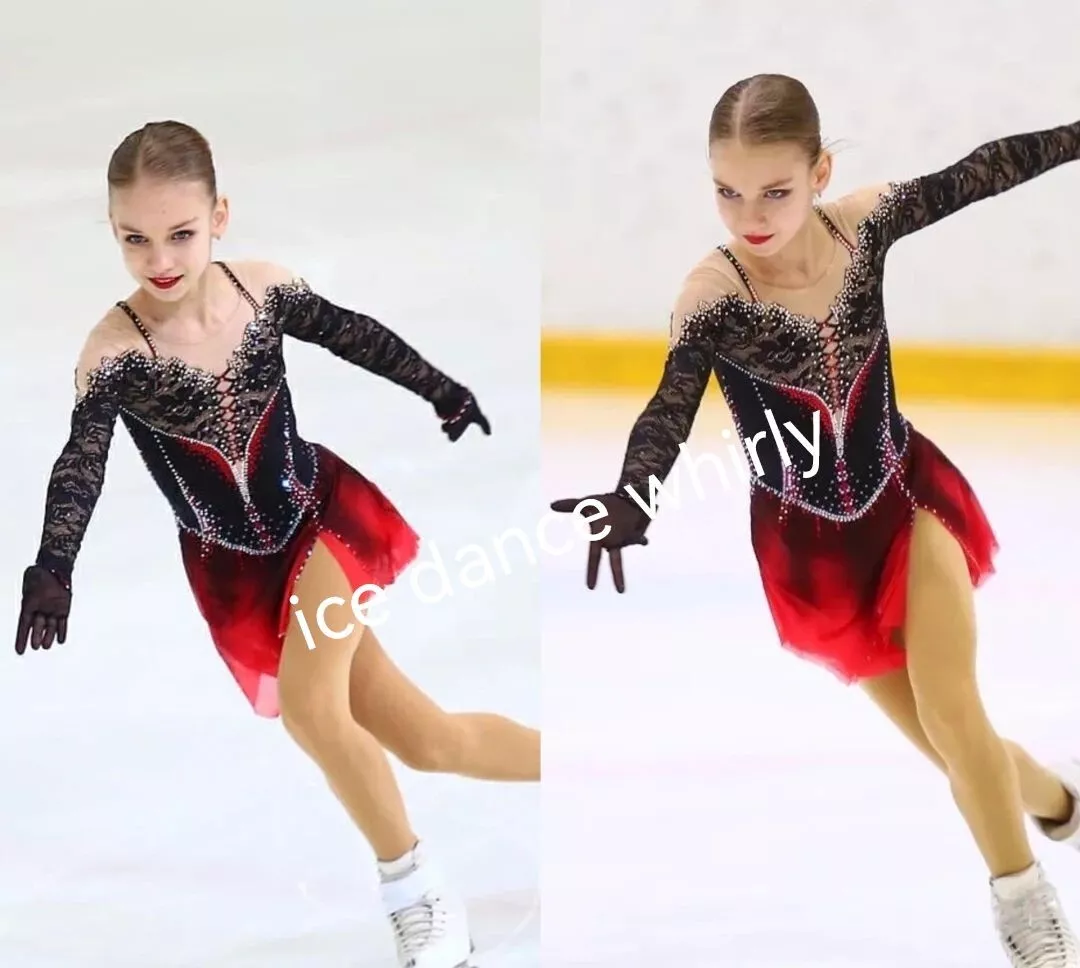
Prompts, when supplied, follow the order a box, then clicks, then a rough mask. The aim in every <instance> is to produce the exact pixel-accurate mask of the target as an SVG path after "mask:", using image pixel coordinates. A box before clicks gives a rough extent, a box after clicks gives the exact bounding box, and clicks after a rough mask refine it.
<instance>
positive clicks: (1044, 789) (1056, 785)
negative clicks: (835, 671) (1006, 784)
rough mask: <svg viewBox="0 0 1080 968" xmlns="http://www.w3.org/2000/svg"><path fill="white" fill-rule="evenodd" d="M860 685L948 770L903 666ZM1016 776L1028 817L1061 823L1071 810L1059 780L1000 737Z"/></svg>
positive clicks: (923, 750)
mask: <svg viewBox="0 0 1080 968" xmlns="http://www.w3.org/2000/svg"><path fill="white" fill-rule="evenodd" d="M862 688H863V690H864V691H865V692H866V694H867V695H868V696H869V697H870V698H871V699H872V700H873V701H874V703H875V704H876V705H877V706H878V708H880V709H881V711H882V712H884V713H885V715H886V716H888V717H889V719H890V720H892V722H893V723H894V724H895V725H896V726H897V727H898V728H899V729H900V731H901V732H902V733H903V734H904V735H905V736H906V737H907V738H908V739H909V740H911V742H912V743H913V744H914V745H915V747H916V749H918V750H919V751H920V752H921V753H922V754H923V755H924V756H926V758H927V759H928V760H930V762H931V763H933V764H934V766H936V767H937V768H938V769H939V770H941V771H942V772H943V773H946V774H947V773H948V771H947V769H946V767H945V763H944V761H943V760H942V758H941V756H940V754H939V753H938V751H937V750H936V749H934V747H933V745H932V744H931V743H930V740H929V739H928V738H927V736H926V731H925V730H924V729H923V726H922V723H921V722H920V721H919V713H918V710H917V709H916V707H915V694H914V692H913V691H912V689H911V679H910V677H909V676H908V671H907V669H899V670H897V671H896V672H890V673H888V674H887V675H883V676H878V677H876V678H873V679H868V680H866V681H865V682H863V683H862ZM1002 742H1004V744H1005V748H1006V749H1007V750H1008V751H1009V754H1010V755H1011V756H1012V761H1013V766H1014V767H1015V769H1016V772H1017V776H1018V777H1019V779H1020V800H1021V802H1022V803H1023V805H1024V809H1025V810H1026V811H1027V813H1028V815H1029V816H1030V817H1032V818H1038V819H1044V820H1050V821H1054V822H1056V823H1062V822H1064V821H1065V820H1067V819H1068V818H1069V817H1070V816H1071V814H1072V798H1071V797H1070V796H1069V793H1068V791H1067V790H1066V789H1065V787H1064V785H1063V784H1062V782H1061V780H1060V779H1059V778H1058V777H1057V776H1055V775H1054V774H1053V773H1051V772H1050V771H1049V770H1048V769H1047V768H1046V767H1045V766H1043V765H1042V764H1041V763H1038V762H1036V761H1035V760H1034V759H1033V758H1032V757H1031V755H1030V754H1029V753H1028V752H1027V751H1026V750H1024V749H1023V748H1022V747H1020V746H1018V745H1017V744H1016V743H1014V742H1012V741H1011V740H1008V739H1005V740H1002Z"/></svg>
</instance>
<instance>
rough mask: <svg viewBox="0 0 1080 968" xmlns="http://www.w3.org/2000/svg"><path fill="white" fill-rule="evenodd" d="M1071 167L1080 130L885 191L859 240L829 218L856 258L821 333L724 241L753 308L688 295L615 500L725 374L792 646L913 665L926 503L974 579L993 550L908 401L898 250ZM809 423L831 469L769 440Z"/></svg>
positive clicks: (650, 470)
mask: <svg viewBox="0 0 1080 968" xmlns="http://www.w3.org/2000/svg"><path fill="white" fill-rule="evenodd" d="M1075 160H1080V123H1076V124H1071V125H1066V126H1061V127H1058V128H1055V129H1051V130H1047V131H1041V132H1034V133H1027V134H1021V135H1017V136H1013V137H1007V138H1004V139H1001V140H998V141H994V142H991V143H988V144H985V145H983V146H981V147H979V148H978V149H976V150H975V151H973V152H972V153H971V154H969V155H968V156H967V157H965V158H963V159H962V160H960V161H958V162H957V163H955V164H953V165H951V166H949V167H947V168H945V169H943V170H941V171H938V172H935V173H933V174H929V175H925V176H923V177H920V178H915V179H912V180H909V181H904V182H896V183H890V184H889V185H888V186H887V191H884V192H883V193H882V194H881V196H880V198H879V199H878V201H877V203H876V205H874V207H873V209H872V210H871V211H870V212H869V214H868V215H866V216H865V217H864V218H861V219H859V220H858V221H857V224H855V225H854V232H853V234H854V238H852V239H851V240H848V239H847V238H845V237H844V235H843V234H842V233H841V232H840V231H839V229H838V228H837V226H836V225H835V224H834V222H833V220H831V219H829V218H828V216H827V215H826V214H825V213H824V212H821V211H819V215H820V216H821V217H822V218H823V219H824V221H825V222H826V225H827V226H828V227H829V228H830V230H832V231H833V232H834V233H835V234H836V236H837V238H838V239H839V240H840V241H841V242H842V243H843V244H844V245H845V246H846V247H847V248H848V250H849V251H850V253H851V259H850V262H849V263H848V264H847V266H846V268H845V271H844V280H843V286H842V288H841V290H840V292H839V294H838V295H837V296H836V299H835V301H834V303H833V310H832V313H831V314H830V316H829V318H827V319H826V320H825V321H824V322H822V321H821V320H818V319H816V318H813V317H807V316H800V315H798V314H796V313H793V312H791V311H789V310H787V309H785V308H784V307H782V306H779V305H777V304H776V303H770V302H763V301H761V300H760V299H758V298H757V294H756V292H755V290H754V287H753V285H751V284H750V280H749V278H748V277H747V276H746V274H745V272H743V270H742V267H741V266H739V265H738V263H737V262H736V261H735V260H734V258H733V257H731V255H730V253H729V252H726V250H724V249H723V248H722V249H721V250H719V251H720V252H722V253H723V255H720V256H716V257H717V258H719V259H720V261H721V262H723V261H724V259H725V257H726V258H727V259H728V260H729V261H730V262H731V263H732V265H734V266H735V268H736V269H737V270H738V272H739V274H740V275H741V277H742V281H743V283H744V284H745V285H746V288H747V290H748V291H749V294H750V295H749V298H747V297H746V296H744V295H742V294H740V293H731V292H727V293H725V294H723V295H722V296H720V297H719V298H715V299H705V300H697V299H694V300H687V299H685V298H684V299H683V300H682V308H681V310H679V311H678V312H677V318H674V317H673V341H672V346H671V348H670V351H669V354H668V358H667V362H666V365H665V369H664V373H663V377H662V380H661V383H660V386H659V388H658V389H657V391H656V393H655V395H654V396H653V398H652V400H651V401H650V402H649V403H648V405H647V406H646V407H645V409H644V411H643V412H642V413H641V415H640V416H639V418H638V419H637V421H636V423H635V425H634V428H633V430H632V432H631V434H630V439H629V445H628V449H627V453H626V458H625V461H624V465H623V470H622V474H621V476H620V479H619V484H618V487H617V490H618V491H622V490H623V489H624V488H626V487H627V486H629V487H632V488H634V490H635V491H636V492H637V493H638V494H639V495H641V497H642V499H643V500H644V501H646V502H647V501H648V500H649V495H650V488H649V480H650V478H654V479H655V481H657V482H662V481H663V480H664V479H665V478H666V476H667V475H668V474H669V473H670V471H671V469H672V467H673V466H674V464H675V461H676V459H677V458H678V456H679V448H680V445H681V444H682V443H683V442H684V441H686V439H687V438H688V436H689V434H690V430H691V427H692V425H693V422H694V418H695V415H696V413H697V410H698V408H699V406H700V404H701V400H702V396H703V394H704V392H705V389H706V386H707V385H708V382H709V379H710V377H711V375H712V374H713V373H715V374H716V377H717V379H718V381H719V384H720V387H721V389H722V392H723V394H724V397H725V400H726V401H727V404H728V406H729V408H730V411H731V414H732V416H733V420H734V422H735V425H736V427H737V429H738V433H739V435H740V436H741V437H742V438H743V439H744V441H745V440H746V439H748V438H749V439H751V440H753V439H755V438H758V437H760V438H761V444H762V445H761V446H758V447H756V448H755V453H756V457H757V459H758V460H759V461H760V470H759V468H758V465H756V464H755V465H752V473H751V475H750V476H751V496H750V521H751V534H752V542H753V548H754V553H755V555H756V558H757V561H758V564H759V568H760V573H761V579H762V582H763V585H764V591H765V596H766V599H767V602H768V605H769V608H770V610H771V613H772V617H773V620H774V622H775V625H776V629H777V632H778V634H779V637H780V639H781V642H782V643H783V644H784V645H785V646H786V647H787V648H789V649H791V650H793V651H794V652H796V653H798V654H800V655H801V656H803V657H805V658H808V659H811V660H814V661H817V662H820V663H821V664H823V665H824V666H826V667H828V668H830V669H831V670H832V671H833V672H834V673H836V674H837V675H838V676H839V677H840V678H841V679H843V680H845V681H853V680H856V679H859V678H863V677H868V676H872V675H876V674H880V673H883V672H887V671H889V670H892V669H896V668H898V667H901V666H902V665H903V664H904V660H905V656H904V651H903V648H902V642H901V641H900V636H899V634H898V633H899V632H900V631H901V630H902V627H903V623H904V611H905V602H906V588H907V555H908V543H909V539H910V534H911V524H912V521H913V519H914V514H915V509H916V508H922V509H925V510H926V511H929V512H930V513H932V514H934V515H936V516H937V518H938V519H939V520H940V521H941V522H942V523H943V524H944V525H945V526H946V527H947V528H948V529H949V530H950V531H951V533H952V534H953V535H954V536H955V537H956V538H957V540H958V541H959V543H960V545H961V547H962V548H963V550H964V553H965V555H966V557H967V563H968V568H969V571H970V574H971V579H972V581H973V582H974V583H975V584H979V583H980V582H981V581H982V580H983V579H984V578H985V577H986V576H988V575H989V574H990V573H991V572H992V570H993V557H994V554H995V552H996V549H997V545H996V541H995V537H994V534H993V531H992V530H991V527H990V524H989V523H988V521H987V519H986V517H985V515H984V514H983V510H982V508H981V507H980V505H979V502H978V500H977V499H976V496H975V495H974V493H973V492H972V489H971V488H970V486H969V484H968V482H967V481H966V480H965V478H964V476H963V475H962V474H961V473H960V471H959V470H957V468H956V467H955V466H954V465H953V464H952V463H951V462H950V461H949V460H948V459H947V458H946V457H945V456H944V455H943V454H942V453H941V451H940V450H939V449H938V448H937V447H935V446H934V444H933V443H931V442H930V441H929V440H928V439H926V438H925V437H924V436H922V435H921V434H919V433H918V431H916V430H915V429H914V428H913V427H912V426H911V424H910V423H909V422H908V421H907V420H906V419H905V418H904V417H903V416H902V414H901V413H900V411H899V409H898V407H897V402H896V393H895V388H894V386H893V377H892V365H891V361H890V351H889V338H888V334H887V330H886V323H885V309H884V304H883V298H882V289H883V278H884V272H885V259H886V256H887V254H888V252H889V249H890V247H891V246H892V245H893V244H894V243H895V242H897V241H898V240H900V239H901V238H903V237H904V236H906V235H910V234H911V233H913V232H915V231H918V230H919V229H922V228H925V227H927V226H929V225H932V224H934V223H935V222H937V221H939V220H941V219H942V218H945V217H946V216H948V215H951V214H953V213H954V212H958V211H959V210H961V209H962V208H964V207H965V206H967V205H970V204H971V203H972V202H975V201H978V200H980V199H985V198H989V197H991V196H993V195H996V194H998V193H1000V192H1004V191H1007V190H1009V189H1011V188H1013V187H1014V186H1017V185H1020V184H1021V183H1023V182H1026V181H1028V180H1030V179H1032V178H1034V177H1036V176H1037V175H1040V174H1042V173H1043V172H1046V171H1048V170H1050V169H1051V168H1054V167H1056V166H1058V165H1061V164H1063V163H1065V162H1069V161H1075ZM714 256H715V254H714ZM684 295H685V294H684ZM815 418H816V419H817V420H818V421H820V423H819V427H820V454H819V456H820V465H819V466H818V467H816V468H815V467H814V466H813V460H814V458H813V455H812V453H811V450H810V449H807V448H805V447H802V446H800V445H799V444H797V443H796V438H795V437H794V436H788V438H787V440H788V442H789V446H787V447H786V451H787V454H786V459H785V455H784V454H783V453H782V452H781V450H780V448H779V447H778V446H776V445H775V444H774V443H772V442H773V441H774V439H775V438H774V431H775V428H776V427H788V426H792V427H794V428H796V429H797V430H798V432H799V433H801V434H802V436H803V437H804V438H805V439H806V440H808V441H813V440H814V420H815ZM773 422H775V426H774V423H773ZM786 433H788V431H785V434H786ZM747 456H748V457H750V452H749V450H748V453H747Z"/></svg>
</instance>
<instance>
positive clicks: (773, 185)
mask: <svg viewBox="0 0 1080 968" xmlns="http://www.w3.org/2000/svg"><path fill="white" fill-rule="evenodd" d="M713 184H714V185H715V186H716V187H717V188H731V186H730V185H725V184H724V183H723V182H722V181H718V180H717V179H715V178H714V179H713ZM789 184H791V179H790V178H781V179H780V181H774V182H771V183H770V184H768V185H763V186H762V188H761V190H762V191H763V192H771V191H772V190H773V189H774V188H781V187H783V186H784V185H789Z"/></svg>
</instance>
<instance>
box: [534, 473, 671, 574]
mask: <svg viewBox="0 0 1080 968" xmlns="http://www.w3.org/2000/svg"><path fill="white" fill-rule="evenodd" d="M582 501H595V502H597V504H599V505H600V506H601V507H603V508H604V510H605V511H606V512H607V513H606V514H602V513H601V512H600V511H599V510H598V509H597V507H596V506H595V505H592V504H589V505H586V506H585V507H584V508H582V509H581V512H580V513H582V515H583V516H584V515H585V514H588V515H589V522H588V524H589V530H590V532H592V534H594V535H598V534H601V533H602V532H603V530H604V529H605V528H609V529H610V530H609V531H608V533H607V534H605V535H604V537H602V538H593V539H592V540H591V541H590V543H589V559H588V564H587V566H586V569H585V584H586V585H587V586H588V587H589V588H590V589H593V588H595V587H596V579H597V577H598V576H599V574H600V556H601V555H602V553H603V552H604V551H606V552H607V553H608V555H609V557H610V558H611V577H612V578H613V579H614V581H615V590H616V591H617V592H619V593H620V594H622V593H623V592H624V591H626V579H625V577H624V576H623V564H622V549H623V548H625V547H627V546H628V545H647V544H648V543H649V539H648V538H646V537H645V530H646V529H647V528H648V527H649V525H650V524H651V523H652V518H651V517H649V515H648V514H646V513H645V511H644V510H642V509H641V508H640V507H638V505H637V504H635V503H634V501H633V499H632V498H629V497H624V496H623V495H622V494H616V493H610V494H590V495H589V496H588V497H582V498H564V499H562V500H560V501H553V502H552V503H551V510H552V511H558V512H560V513H563V514H573V513H575V511H576V510H577V508H578V506H579V505H580V504H581V503H582Z"/></svg>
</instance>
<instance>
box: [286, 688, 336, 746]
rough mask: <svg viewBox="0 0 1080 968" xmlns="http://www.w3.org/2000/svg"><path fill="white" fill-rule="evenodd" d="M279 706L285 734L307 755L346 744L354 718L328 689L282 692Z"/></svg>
mask: <svg viewBox="0 0 1080 968" xmlns="http://www.w3.org/2000/svg"><path fill="white" fill-rule="evenodd" d="M278 707H279V709H280V712H281V724H282V726H284V727H285V731H286V732H287V733H288V734H289V735H290V736H291V737H292V738H293V740H294V741H295V742H296V743H297V744H298V745H300V746H301V747H302V748H303V749H305V750H307V751H308V753H311V754H314V752H315V751H317V750H325V749H329V748H332V747H333V746H334V745H335V744H339V743H343V742H346V741H347V737H348V733H349V729H350V727H352V717H351V716H350V715H349V710H348V707H347V706H346V705H345V704H344V703H342V702H340V701H335V697H334V696H333V695H331V694H329V690H325V689H318V688H313V687H311V686H309V687H308V688H306V689H305V688H302V687H301V688H296V687H294V688H285V689H279V695H278Z"/></svg>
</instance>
